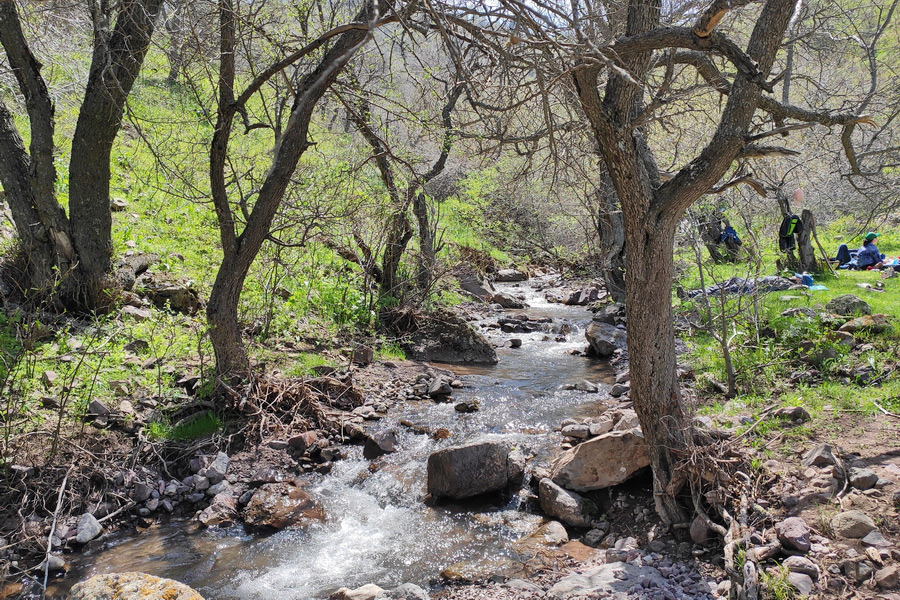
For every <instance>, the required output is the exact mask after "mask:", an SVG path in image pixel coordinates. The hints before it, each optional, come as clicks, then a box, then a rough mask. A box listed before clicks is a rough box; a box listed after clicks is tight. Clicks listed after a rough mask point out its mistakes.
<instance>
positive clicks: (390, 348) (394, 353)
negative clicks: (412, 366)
mask: <svg viewBox="0 0 900 600" xmlns="http://www.w3.org/2000/svg"><path fill="white" fill-rule="evenodd" d="M375 357H376V358H377V359H378V360H406V352H404V351H403V348H401V347H400V345H399V344H396V343H392V342H386V343H383V344H381V346H380V347H379V348H378V349H377V350H376V351H375Z"/></svg>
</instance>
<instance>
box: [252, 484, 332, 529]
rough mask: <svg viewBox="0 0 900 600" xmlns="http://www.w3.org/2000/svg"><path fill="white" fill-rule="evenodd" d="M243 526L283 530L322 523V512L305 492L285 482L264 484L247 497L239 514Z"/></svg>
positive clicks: (323, 515) (323, 516) (323, 514)
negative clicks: (312, 521) (312, 523)
mask: <svg viewBox="0 0 900 600" xmlns="http://www.w3.org/2000/svg"><path fill="white" fill-rule="evenodd" d="M243 517H244V523H246V524H247V525H249V526H251V527H259V528H267V529H284V528H286V527H293V526H295V525H304V524H306V522H308V521H311V520H316V521H322V520H324V519H325V513H324V511H323V510H322V508H321V507H320V506H319V504H318V503H317V502H316V501H315V500H313V499H312V497H311V496H310V495H309V494H307V493H306V492H305V491H303V490H302V489H300V488H299V487H297V486H296V485H294V484H293V483H289V482H281V483H268V484H266V485H264V486H262V487H260V488H259V489H258V490H256V492H255V493H254V494H253V497H252V498H250V502H248V503H247V507H246V508H245V509H244V513H243Z"/></svg>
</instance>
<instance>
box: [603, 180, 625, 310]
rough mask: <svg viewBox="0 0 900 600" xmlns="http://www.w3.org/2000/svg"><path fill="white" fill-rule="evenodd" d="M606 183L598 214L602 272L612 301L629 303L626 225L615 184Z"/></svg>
mask: <svg viewBox="0 0 900 600" xmlns="http://www.w3.org/2000/svg"><path fill="white" fill-rule="evenodd" d="M604 179H605V181H604V183H603V186H602V187H601V188H600V189H598V190H597V196H598V197H599V200H600V203H601V205H600V207H599V209H598V214H597V238H598V241H599V243H600V269H601V271H602V272H603V281H604V282H605V283H606V291H607V292H609V295H610V296H611V297H612V299H613V300H615V301H616V302H625V222H624V219H623V218H622V209H621V208H620V207H619V199H618V197H617V196H616V190H615V188H614V187H613V183H612V181H611V180H610V179H609V178H608V177H605V178H604Z"/></svg>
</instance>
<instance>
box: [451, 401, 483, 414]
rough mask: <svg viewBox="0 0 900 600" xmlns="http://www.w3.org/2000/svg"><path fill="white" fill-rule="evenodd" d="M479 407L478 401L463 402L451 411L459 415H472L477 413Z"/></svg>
mask: <svg viewBox="0 0 900 600" xmlns="http://www.w3.org/2000/svg"><path fill="white" fill-rule="evenodd" d="M480 408H481V407H480V406H479V404H478V400H463V401H462V402H460V403H458V404H457V405H456V406H454V407H453V410H455V411H456V412H461V413H473V412H478V410H479V409H480Z"/></svg>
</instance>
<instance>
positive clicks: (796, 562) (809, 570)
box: [781, 556, 819, 581]
mask: <svg viewBox="0 0 900 600" xmlns="http://www.w3.org/2000/svg"><path fill="white" fill-rule="evenodd" d="M781 564H782V565H784V566H785V567H787V568H788V570H789V571H791V572H792V573H803V574H804V575H808V576H809V577H810V579H812V580H813V581H818V580H819V566H818V565H817V564H816V563H814V562H813V561H811V560H809V559H808V558H806V557H805V556H788V557H787V558H786V559H784V562H783V563H781Z"/></svg>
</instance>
